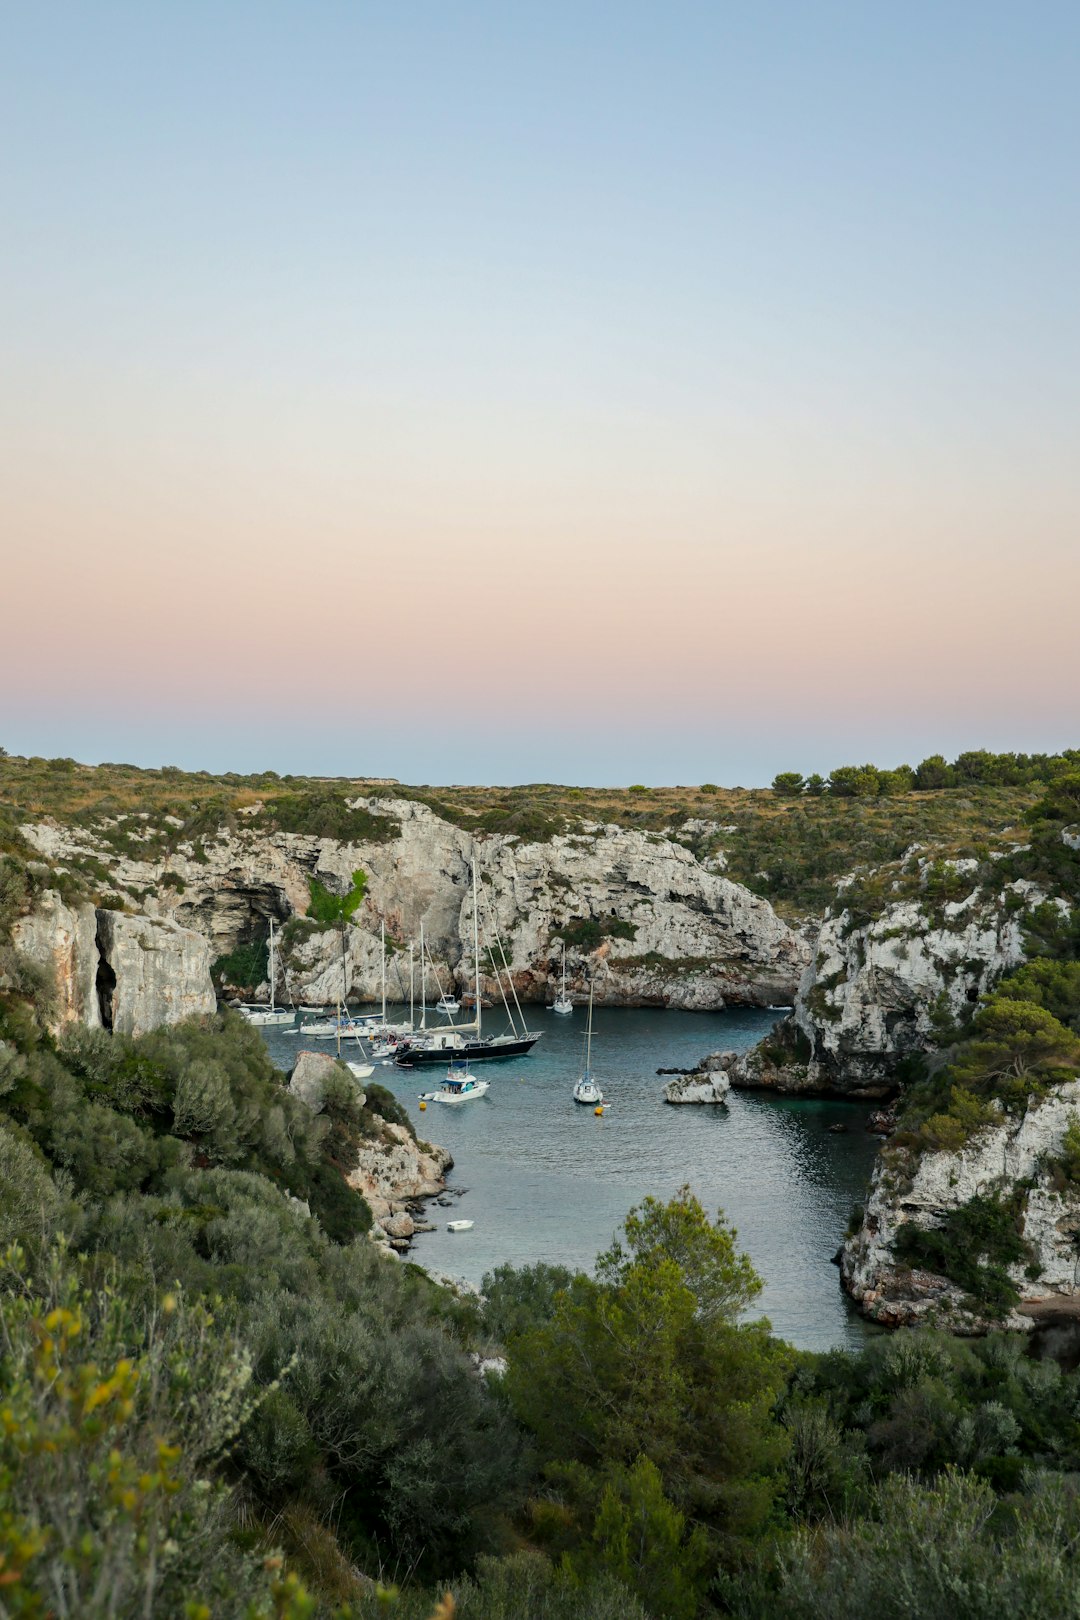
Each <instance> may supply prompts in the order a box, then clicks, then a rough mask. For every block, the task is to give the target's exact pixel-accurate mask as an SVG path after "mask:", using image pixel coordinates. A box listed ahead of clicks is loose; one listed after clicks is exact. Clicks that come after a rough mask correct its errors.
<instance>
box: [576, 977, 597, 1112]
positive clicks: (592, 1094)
mask: <svg viewBox="0 0 1080 1620" xmlns="http://www.w3.org/2000/svg"><path fill="white" fill-rule="evenodd" d="M592 1009H593V987H592V980H591V979H590V980H589V1021H588V1023H587V1025H586V1026H585V1067H584V1069H583V1070H582V1072H581V1074H580V1075H579V1077H578V1079H577V1082H576V1084H575V1086H574V1101H575V1102H576V1103H585V1104H587V1105H588V1106H589V1107H592V1108H595V1107H597V1105H598V1104H600V1103H602V1102H603V1100H604V1093H603V1092H602V1091H601V1090H600V1087H599V1086H598V1085H597V1083H596V1080H595V1079H594V1077H593V1072H592Z"/></svg>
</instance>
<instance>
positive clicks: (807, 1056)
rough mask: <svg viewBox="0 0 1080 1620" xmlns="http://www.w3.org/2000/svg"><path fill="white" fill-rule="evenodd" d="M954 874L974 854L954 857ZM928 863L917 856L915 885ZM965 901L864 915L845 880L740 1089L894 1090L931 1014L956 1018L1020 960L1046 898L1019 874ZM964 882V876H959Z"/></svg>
mask: <svg viewBox="0 0 1080 1620" xmlns="http://www.w3.org/2000/svg"><path fill="white" fill-rule="evenodd" d="M946 865H947V866H948V867H949V868H950V870H951V871H952V872H953V873H954V874H955V875H956V877H957V878H962V877H963V876H964V874H965V873H966V872H967V871H969V870H970V869H972V868H974V866H975V862H973V861H954V862H949V863H946ZM929 867H930V863H929V862H928V861H922V862H920V863H919V867H918V876H917V878H916V882H918V881H920V880H921V881H922V882H925V878H926V873H927V871H928V869H929ZM970 882H971V887H970V892H969V893H968V894H967V895H966V896H965V897H964V898H962V899H958V900H952V901H946V902H945V903H944V904H941V903H937V904H934V903H931V901H930V900H929V899H928V898H927V897H926V896H925V895H923V894H918V895H916V896H911V895H905V896H904V897H902V898H898V899H896V900H894V901H891V902H890V901H888V900H886V902H885V903H884V904H883V905H882V907H881V910H880V914H879V915H877V916H875V917H873V918H871V919H869V920H860V917H859V914H858V913H857V912H856V911H855V910H854V909H853V908H852V907H850V906H849V904H848V903H847V898H846V895H847V885H841V887H840V889H839V892H838V894H837V899H836V901H835V902H834V904H833V906H832V907H831V909H830V911H829V912H828V913H827V914H826V916H825V918H824V919H823V921H822V923H821V926H820V929H819V931H818V935H817V939H816V941H815V944H814V947H813V952H812V955H811V959H810V961H809V962H808V964H807V966H806V969H805V971H804V972H803V975H802V979H801V980H800V983H799V988H798V993H797V995H796V997H795V1008H794V1012H793V1013H792V1015H791V1016H790V1017H788V1018H786V1019H784V1020H783V1021H782V1022H781V1023H780V1024H778V1025H777V1027H776V1029H775V1030H774V1032H773V1034H772V1035H771V1036H769V1037H767V1038H766V1040H765V1041H764V1042H762V1043H761V1045H760V1046H758V1047H755V1048H754V1049H753V1050H752V1051H751V1052H747V1053H744V1054H742V1055H741V1056H740V1058H739V1060H738V1062H737V1063H735V1064H734V1065H733V1066H732V1068H731V1070H730V1075H731V1082H732V1085H734V1086H736V1087H742V1086H745V1087H751V1088H754V1089H759V1090H766V1091H779V1092H785V1093H796V1094H797V1093H800V1092H806V1093H823V1094H828V1095H834V1096H844V1097H866V1098H878V1097H886V1096H889V1095H890V1094H891V1093H892V1092H894V1091H895V1090H896V1088H897V1085H898V1078H897V1070H898V1068H899V1066H900V1064H901V1062H902V1060H903V1059H904V1058H905V1057H906V1056H908V1055H909V1054H910V1053H913V1052H925V1051H929V1050H931V1049H932V1048H933V1047H934V1046H935V1045H936V1044H937V1042H936V1036H935V1031H934V1023H935V1018H936V1017H938V1016H941V1015H948V1016H951V1017H953V1018H956V1017H957V1016H959V1015H960V1014H961V1013H963V1011H964V1010H965V1009H966V1008H969V1007H970V1006H971V1005H973V1004H974V1003H975V1002H977V1001H978V999H979V997H980V996H981V995H982V994H983V993H984V991H986V990H988V989H989V988H990V987H991V986H992V985H993V984H995V983H996V982H997V980H998V979H999V978H1000V977H1001V975H1002V974H1003V973H1004V972H1006V971H1007V970H1008V969H1009V968H1013V967H1016V966H1018V965H1019V964H1020V963H1021V962H1022V961H1023V960H1024V933H1023V921H1024V914H1025V911H1026V910H1027V908H1028V907H1029V906H1033V905H1035V904H1037V903H1038V902H1039V901H1040V900H1041V899H1043V898H1044V896H1043V895H1042V894H1041V893H1040V892H1039V891H1038V890H1037V889H1036V888H1035V886H1034V885H1033V884H1030V883H1027V882H1024V881H1018V882H1014V883H1010V884H1007V885H1004V886H1003V887H1002V888H1001V889H1000V890H999V891H997V892H990V893H988V892H986V890H985V889H984V888H982V887H980V886H979V885H978V884H977V882H976V879H975V877H974V875H973V874H972V875H971V879H970ZM960 886H961V887H962V886H963V884H962V883H961V884H960Z"/></svg>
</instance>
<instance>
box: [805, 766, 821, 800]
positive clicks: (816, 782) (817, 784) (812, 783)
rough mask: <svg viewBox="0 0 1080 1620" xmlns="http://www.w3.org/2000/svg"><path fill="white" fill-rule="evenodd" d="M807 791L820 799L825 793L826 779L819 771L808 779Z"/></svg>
mask: <svg viewBox="0 0 1080 1620" xmlns="http://www.w3.org/2000/svg"><path fill="white" fill-rule="evenodd" d="M806 791H807V793H810V794H812V795H813V796H814V798H815V799H816V798H818V797H819V796H820V795H821V794H822V793H824V791H825V778H824V777H823V776H821V775H820V774H819V773H818V772H817V771H814V773H813V774H812V775H811V776H808V777H807V778H806Z"/></svg>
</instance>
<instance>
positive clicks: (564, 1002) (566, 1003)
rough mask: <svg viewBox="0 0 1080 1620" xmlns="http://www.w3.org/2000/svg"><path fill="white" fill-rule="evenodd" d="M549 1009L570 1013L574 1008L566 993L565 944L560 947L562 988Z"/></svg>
mask: <svg viewBox="0 0 1080 1620" xmlns="http://www.w3.org/2000/svg"><path fill="white" fill-rule="evenodd" d="M551 1010H552V1012H557V1013H572V1012H573V1010H574V1003H573V1002H572V1001H571V1000H570V997H569V996H568V995H567V993H566V946H565V945H564V946H563V948H562V989H561V990H560V991H559V993H558V995H557V996H556V997H555V1000H554V1001H553V1002H552V1004H551Z"/></svg>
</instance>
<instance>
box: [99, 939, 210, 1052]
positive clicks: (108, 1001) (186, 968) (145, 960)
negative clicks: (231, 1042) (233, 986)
mask: <svg viewBox="0 0 1080 1620" xmlns="http://www.w3.org/2000/svg"><path fill="white" fill-rule="evenodd" d="M97 948H98V954H99V957H100V964H99V969H98V984H99V989H100V995H101V1021H102V1023H103V1024H104V1025H105V1026H106V1028H109V1029H113V1030H116V1031H118V1032H120V1033H122V1034H125V1035H144V1034H145V1033H146V1031H147V1030H150V1029H158V1028H159V1027H160V1026H161V1025H162V1024H176V1023H179V1021H180V1020H181V1019H182V1018H193V1017H198V1016H200V1015H203V1014H206V1013H212V1012H214V1010H215V1009H216V1007H217V996H216V995H215V993H214V986H213V984H212V983H211V979H210V945H209V942H208V941H207V940H206V939H204V937H203V936H202V934H197V933H196V932H195V931H194V930H193V929H191V928H180V927H178V926H177V924H176V923H173V922H167V921H164V920H156V919H154V918H151V917H132V916H129V915H128V914H127V913H126V912H122V911H99V912H98V914H97Z"/></svg>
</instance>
